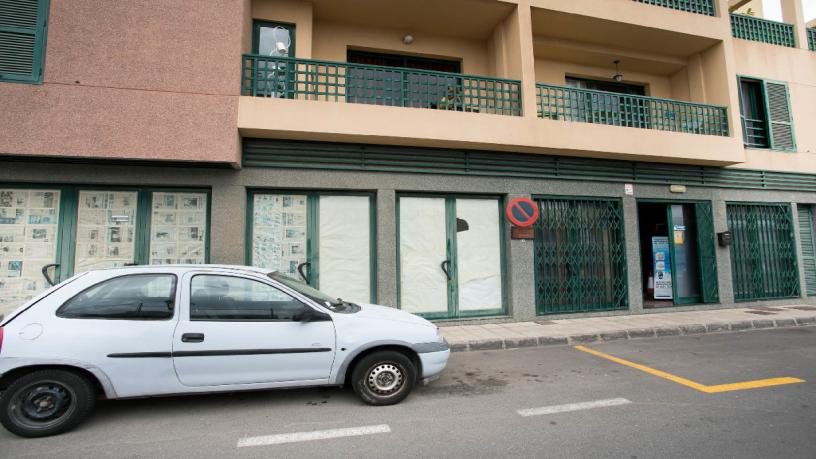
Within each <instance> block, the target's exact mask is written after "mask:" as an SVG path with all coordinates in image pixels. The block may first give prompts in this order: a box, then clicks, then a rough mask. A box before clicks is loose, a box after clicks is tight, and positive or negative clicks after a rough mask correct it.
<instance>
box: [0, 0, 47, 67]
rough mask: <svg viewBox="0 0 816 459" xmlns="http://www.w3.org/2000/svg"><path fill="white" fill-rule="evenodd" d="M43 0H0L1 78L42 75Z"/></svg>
mask: <svg viewBox="0 0 816 459" xmlns="http://www.w3.org/2000/svg"><path fill="white" fill-rule="evenodd" d="M47 12H48V2H47V1H46V0H0V80H6V81H23V82H37V81H41V78H42V62H43V54H44V53H43V49H44V44H45V26H46V19H45V18H46V15H47Z"/></svg>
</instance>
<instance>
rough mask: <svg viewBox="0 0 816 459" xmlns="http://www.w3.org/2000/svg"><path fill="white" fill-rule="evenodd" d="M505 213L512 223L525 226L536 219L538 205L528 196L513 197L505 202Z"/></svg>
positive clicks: (531, 223) (530, 224) (533, 222)
mask: <svg viewBox="0 0 816 459" xmlns="http://www.w3.org/2000/svg"><path fill="white" fill-rule="evenodd" d="M505 215H507V219H508V220H510V223H512V224H513V225H515V226H518V227H521V228H526V227H528V226H533V225H534V224H535V222H536V220H538V206H537V205H536V203H535V202H534V201H533V200H532V199H530V198H513V199H511V200H510V202H509V203H507V208H506V209H505Z"/></svg>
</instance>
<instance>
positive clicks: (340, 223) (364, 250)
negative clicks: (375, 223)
mask: <svg viewBox="0 0 816 459" xmlns="http://www.w3.org/2000/svg"><path fill="white" fill-rule="evenodd" d="M369 201H370V199H369V197H368V196H321V197H320V204H319V206H320V207H319V222H320V224H319V229H318V239H319V242H318V253H317V264H318V272H319V276H320V277H319V279H320V280H319V287H320V290H321V291H323V292H325V293H327V294H329V295H331V296H333V297H336V298H342V299H344V300H347V301H352V302H362V303H368V302H371V275H372V273H371V256H372V254H371V234H370V233H371V214H370V209H369V205H370V203H369Z"/></svg>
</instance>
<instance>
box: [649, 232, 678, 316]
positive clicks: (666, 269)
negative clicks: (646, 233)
mask: <svg viewBox="0 0 816 459" xmlns="http://www.w3.org/2000/svg"><path fill="white" fill-rule="evenodd" d="M652 257H653V262H654V266H653V269H654V298H655V299H656V300H670V299H672V296H673V295H672V273H671V260H670V258H669V257H670V255H669V238H668V237H665V236H655V237H653V238H652Z"/></svg>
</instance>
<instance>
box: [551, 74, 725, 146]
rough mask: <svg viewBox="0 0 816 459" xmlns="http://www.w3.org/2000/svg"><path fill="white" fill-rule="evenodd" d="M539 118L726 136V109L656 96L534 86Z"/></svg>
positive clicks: (565, 87)
mask: <svg viewBox="0 0 816 459" xmlns="http://www.w3.org/2000/svg"><path fill="white" fill-rule="evenodd" d="M536 89H537V92H538V116H539V117H540V118H546V119H553V120H562V121H574V122H579V123H593V124H606V125H610V126H624V127H632V128H640V129H655V130H659V131H672V132H685V133H689V134H705V135H716V136H728V135H729V134H728V110H727V109H726V108H725V107H721V106H717V105H704V104H695V103H691V102H682V101H677V100H670V99H658V98H655V97H645V96H634V95H630V94H619V93H615V92H606V91H595V90H590V89H578V88H572V87H567V86H553V85H547V84H541V83H539V84H536Z"/></svg>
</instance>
